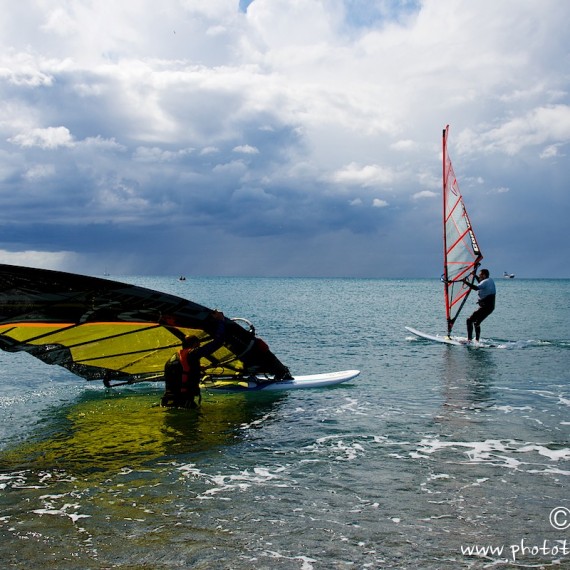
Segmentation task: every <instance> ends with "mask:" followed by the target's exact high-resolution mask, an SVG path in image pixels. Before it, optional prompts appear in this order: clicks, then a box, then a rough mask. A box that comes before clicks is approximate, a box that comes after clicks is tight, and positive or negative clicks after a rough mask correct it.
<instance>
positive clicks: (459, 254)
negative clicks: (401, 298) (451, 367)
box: [442, 125, 483, 335]
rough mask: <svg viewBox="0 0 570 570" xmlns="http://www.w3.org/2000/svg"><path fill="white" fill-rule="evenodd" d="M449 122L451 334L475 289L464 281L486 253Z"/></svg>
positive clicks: (446, 230) (446, 276)
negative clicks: (454, 155) (458, 169)
mask: <svg viewBox="0 0 570 570" xmlns="http://www.w3.org/2000/svg"><path fill="white" fill-rule="evenodd" d="M448 134H449V125H448V126H447V127H446V128H445V129H444V131H443V249H444V262H443V276H442V281H443V282H444V285H445V309H446V317H447V334H448V335H449V334H450V333H451V330H452V328H453V325H454V323H455V321H456V319H457V317H458V315H459V313H460V311H461V309H462V308H463V305H464V304H465V301H466V300H467V297H468V296H469V293H470V292H471V289H470V288H469V287H468V286H467V285H465V284H464V283H463V279H468V280H469V281H470V282H471V283H474V281H475V273H476V271H477V267H478V266H479V265H480V263H481V260H482V259H483V255H482V254H481V249H480V248H479V244H478V243H477V239H476V237H475V233H474V232H473V228H472V226H471V222H470V221H469V216H468V215H467V210H466V209H465V204H464V203H463V197H462V196H461V192H460V190H459V185H458V183H457V179H456V177H455V173H454V171H453V165H452V164H451V159H450V158H449V153H448V151H447V138H448Z"/></svg>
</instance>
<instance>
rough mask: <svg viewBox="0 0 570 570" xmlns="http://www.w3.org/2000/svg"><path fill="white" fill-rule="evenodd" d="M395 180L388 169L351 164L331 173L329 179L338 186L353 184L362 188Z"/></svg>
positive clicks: (393, 174)
mask: <svg viewBox="0 0 570 570" xmlns="http://www.w3.org/2000/svg"><path fill="white" fill-rule="evenodd" d="M395 178H396V175H395V173H394V172H393V171H392V170H391V169H390V168H385V167H382V166H378V165H376V164H371V165H365V166H361V165H359V164H357V163H355V162H352V163H350V164H348V165H347V166H345V167H344V168H343V169H342V170H338V171H337V172H335V173H333V175H332V176H331V179H332V181H333V182H336V183H338V184H353V185H358V186H362V187H368V186H377V185H383V184H390V183H391V182H393V181H394V180H395Z"/></svg>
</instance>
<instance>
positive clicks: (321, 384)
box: [203, 370, 360, 392]
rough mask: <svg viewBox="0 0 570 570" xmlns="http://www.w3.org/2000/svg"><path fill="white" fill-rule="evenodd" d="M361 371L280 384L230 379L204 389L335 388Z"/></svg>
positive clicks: (314, 376)
mask: <svg viewBox="0 0 570 570" xmlns="http://www.w3.org/2000/svg"><path fill="white" fill-rule="evenodd" d="M359 374H360V370H341V371H339V372H325V373H324V374H309V375H307V376H295V378H293V379H291V380H281V381H279V382H267V381H263V379H259V381H257V382H256V381H253V380H243V381H241V382H237V381H236V380H231V379H228V380H227V381H217V382H215V383H212V384H209V383H204V385H203V387H204V388H205V389H206V390H208V391H211V392H247V391H252V392H253V391H256V392H259V391H263V392H270V391H277V390H299V389H303V388H325V387H327V386H335V385H336V384H341V383H343V382H347V381H348V380H352V379H353V378H356V377H357V376H358V375H359Z"/></svg>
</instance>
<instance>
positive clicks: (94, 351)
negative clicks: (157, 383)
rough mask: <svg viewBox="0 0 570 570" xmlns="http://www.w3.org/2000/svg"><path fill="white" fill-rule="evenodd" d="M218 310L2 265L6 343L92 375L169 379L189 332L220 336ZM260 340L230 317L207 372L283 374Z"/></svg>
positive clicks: (1, 327) (0, 312)
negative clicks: (171, 361) (169, 367)
mask: <svg viewBox="0 0 570 570" xmlns="http://www.w3.org/2000/svg"><path fill="white" fill-rule="evenodd" d="M214 313H215V311H213V310H212V309H209V308H207V307H204V306H202V305H199V304H197V303H194V302H192V301H189V300H186V299H183V298H181V297H177V296H175V295H170V294H167V293H162V292H159V291H154V290H151V289H146V288H143V287H138V286H136V285H130V284H126V283H120V282H116V281H111V280H108V279H101V278H97V277H89V276H84V275H76V274H72V273H64V272H60V271H51V270H46V269H33V268H28V267H19V266H12V265H4V264H0V348H2V349H3V350H6V351H10V352H16V351H25V352H28V353H29V354H32V355H33V356H35V357H36V358H39V359H40V360H42V361H43V362H46V363H48V364H57V365H59V366H62V367H64V368H67V369H68V370H70V371H71V372H73V373H74V374H77V375H78V376H81V377H83V378H85V379H87V380H96V379H104V380H107V381H110V380H121V381H127V382H138V381H144V380H160V379H162V376H163V372H164V365H165V362H166V361H167V360H168V358H169V357H170V356H171V355H172V354H173V353H174V352H175V351H176V350H178V349H179V348H180V345H181V341H182V339H183V338H184V337H185V336H186V335H188V334H192V335H195V336H197V337H198V338H199V339H200V341H201V342H202V343H206V342H209V341H210V340H212V338H213V336H214V335H215V333H216V330H217V327H218V324H219V321H217V320H216V319H215V316H214ZM260 344H263V343H259V339H256V338H255V336H254V333H253V332H252V331H251V330H246V329H245V328H243V327H242V326H241V325H239V324H237V323H236V322H234V321H232V320H231V319H228V318H227V317H226V318H225V334H224V342H223V345H222V346H221V347H220V348H218V349H217V350H216V351H215V352H214V353H213V354H211V355H209V356H208V357H207V358H203V359H202V361H201V367H202V369H203V373H204V374H206V375H211V376H214V377H218V376H224V377H226V376H244V375H249V374H266V375H270V376H278V375H279V374H281V373H282V372H283V371H284V370H286V368H285V366H284V365H283V364H282V363H281V362H280V361H279V360H278V359H277V358H276V357H275V356H274V355H273V354H272V353H271V352H270V351H268V350H265V351H260V350H259V349H258V346H259V345H260ZM268 353H269V355H271V358H268Z"/></svg>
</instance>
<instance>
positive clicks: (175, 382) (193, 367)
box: [160, 311, 225, 408]
mask: <svg viewBox="0 0 570 570" xmlns="http://www.w3.org/2000/svg"><path fill="white" fill-rule="evenodd" d="M212 318H213V320H214V321H217V324H216V332H215V333H214V338H213V340H211V341H210V342H208V343H207V344H205V345H204V346H200V339H199V338H198V337H197V336H193V335H188V336H186V337H184V340H183V341H182V348H181V349H180V350H179V351H178V352H176V353H175V354H173V355H172V357H171V358H170V359H169V360H168V362H167V363H166V365H165V367H164V382H165V384H166V386H165V391H164V395H163V396H162V400H161V402H160V403H161V405H162V406H165V407H168V408H197V407H198V405H197V404H196V400H195V398H198V400H200V380H201V376H202V371H201V368H200V359H201V358H202V357H204V356H208V355H209V354H212V352H215V351H216V350H217V349H218V348H220V346H222V344H223V341H224V334H225V320H224V314H223V313H222V312H221V311H213V312H212Z"/></svg>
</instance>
